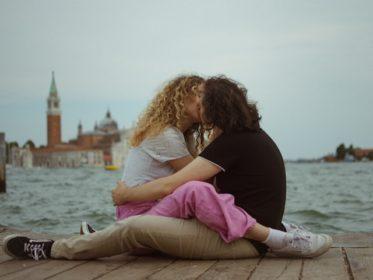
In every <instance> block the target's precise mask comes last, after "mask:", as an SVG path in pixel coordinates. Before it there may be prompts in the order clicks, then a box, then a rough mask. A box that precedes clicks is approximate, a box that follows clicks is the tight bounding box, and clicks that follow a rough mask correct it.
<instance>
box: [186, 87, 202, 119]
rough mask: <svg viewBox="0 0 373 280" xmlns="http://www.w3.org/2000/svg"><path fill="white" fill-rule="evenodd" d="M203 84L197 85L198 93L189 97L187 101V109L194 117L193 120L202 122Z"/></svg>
mask: <svg viewBox="0 0 373 280" xmlns="http://www.w3.org/2000/svg"><path fill="white" fill-rule="evenodd" d="M203 88H204V87H203V84H200V85H199V86H197V89H196V95H195V96H193V97H189V98H188V99H187V100H186V101H185V111H186V112H187V114H188V115H189V116H190V117H191V118H192V120H193V122H195V123H201V122H202V119H201V107H202V96H203Z"/></svg>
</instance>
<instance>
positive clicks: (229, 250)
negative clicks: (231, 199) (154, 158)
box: [51, 215, 259, 260]
mask: <svg viewBox="0 0 373 280" xmlns="http://www.w3.org/2000/svg"><path fill="white" fill-rule="evenodd" d="M137 249H155V250H157V251H160V252H163V253H166V254H168V255H171V256H174V257H179V258H188V259H236V258H252V257H258V256H259V253H258V251H257V250H256V249H255V247H254V246H253V245H252V244H251V243H250V242H249V241H248V240H246V239H239V240H236V241H234V242H231V243H229V244H228V243H225V242H224V241H223V240H222V239H221V238H220V236H219V235H218V234H217V233H216V232H214V231H212V230H210V229H209V228H207V227H206V226H205V225H203V224H201V223H200V222H199V221H197V220H195V219H191V220H183V219H175V218H168V217H161V216H146V215H145V216H133V217H130V218H127V219H125V220H122V221H120V222H117V223H115V224H114V225H112V226H110V227H108V228H106V229H104V230H101V231H98V232H95V233H93V234H89V235H80V236H74V237H71V238H66V239H60V240H56V241H55V242H54V244H53V246H52V251H51V255H52V258H65V259H74V260H77V259H94V258H101V257H109V256H113V255H118V254H121V253H124V252H129V251H136V250H137Z"/></svg>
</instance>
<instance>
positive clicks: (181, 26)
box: [0, 0, 373, 159]
mask: <svg viewBox="0 0 373 280" xmlns="http://www.w3.org/2000/svg"><path fill="white" fill-rule="evenodd" d="M0 34H1V36H0V131H2V132H5V133H6V140H7V141H18V142H19V143H20V144H21V145H23V144H24V143H25V142H26V141H27V140H28V139H31V140H33V141H34V142H35V143H36V144H37V145H41V144H45V143H46V137H47V136H46V109H47V108H46V106H47V105H46V99H47V97H48V91H49V87H50V82H51V72H52V71H55V78H56V84H57V89H58V91H59V95H60V98H61V109H62V138H63V140H64V141H68V140H69V139H72V138H74V137H76V134H77V125H78V123H79V121H81V122H82V124H83V130H92V129H93V126H94V123H95V121H100V120H101V119H103V118H104V115H105V113H106V111H107V109H110V111H111V113H112V116H113V118H114V119H115V120H116V121H117V122H118V124H119V126H120V127H121V128H123V127H130V126H131V125H133V124H134V122H135V121H136V119H137V117H138V115H139V113H141V112H142V110H144V108H145V106H146V105H147V104H148V102H149V101H150V100H151V98H152V97H153V96H154V95H155V94H156V93H157V91H158V90H159V89H160V88H162V86H163V85H164V83H165V82H167V81H168V80H169V79H171V78H173V77H175V76H176V75H179V74H189V73H193V74H199V75H203V76H205V77H208V76H212V75H217V74H224V75H226V76H228V77H230V78H233V79H235V80H237V81H239V82H240V83H242V84H244V85H245V87H246V88H247V89H248V95H249V98H250V99H251V100H254V101H256V102H257V104H258V107H259V110H260V113H261V115H262V127H263V128H264V129H265V130H266V131H267V133H268V134H269V135H270V136H271V137H272V138H273V139H274V140H275V142H276V143H277V144H278V146H279V148H280V150H281V152H282V154H283V156H284V157H285V158H286V159H298V158H318V157H321V156H323V155H325V154H328V153H331V152H334V151H335V148H336V147H337V145H339V144H340V143H345V144H347V145H349V144H351V143H352V144H353V145H354V146H360V147H373V129H372V121H373V110H372V109H373V108H372V105H373V2H372V1H360V0H356V1H352V0H350V1H346V0H312V1H311V0H293V1H287V0H284V1H259V0H258V1H249V0H243V1H239V0H226V1H219V0H215V1H213V0H204V1H200V0H198V1H197V0H191V1H189V0H183V1H177V0H157V1H152V0H149V1H145V0H144V1H140V0H133V1H113V0H107V1H96V0H89V1H88V0H87V1H86V0H84V1H83V0H81V1H79V0H74V1H73V0H66V1H50V0H44V1H43V0H40V1H34V0H24V1H18V0H11V1H4V0H0Z"/></svg>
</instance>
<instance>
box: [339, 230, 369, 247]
mask: <svg viewBox="0 0 373 280" xmlns="http://www.w3.org/2000/svg"><path fill="white" fill-rule="evenodd" d="M333 247H344V248H372V247H373V233H371V232H355V233H344V234H337V235H333Z"/></svg>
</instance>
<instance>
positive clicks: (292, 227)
mask: <svg viewBox="0 0 373 280" xmlns="http://www.w3.org/2000/svg"><path fill="white" fill-rule="evenodd" d="M282 225H283V226H284V227H285V229H286V232H294V231H297V230H301V231H307V232H309V231H310V229H309V228H307V227H306V226H302V225H297V224H294V223H287V222H282Z"/></svg>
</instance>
